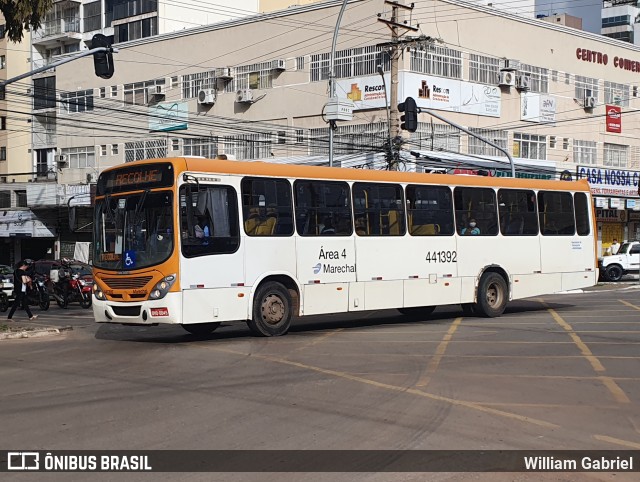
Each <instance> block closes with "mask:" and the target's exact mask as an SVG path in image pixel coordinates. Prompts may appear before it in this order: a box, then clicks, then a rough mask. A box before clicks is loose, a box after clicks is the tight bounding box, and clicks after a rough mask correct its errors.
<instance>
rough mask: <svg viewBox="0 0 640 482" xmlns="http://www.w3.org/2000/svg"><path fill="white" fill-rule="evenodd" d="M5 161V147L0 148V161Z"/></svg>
mask: <svg viewBox="0 0 640 482" xmlns="http://www.w3.org/2000/svg"><path fill="white" fill-rule="evenodd" d="M6 160H7V148H6V147H5V146H2V147H0V161H6Z"/></svg>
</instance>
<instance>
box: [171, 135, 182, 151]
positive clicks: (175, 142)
mask: <svg viewBox="0 0 640 482" xmlns="http://www.w3.org/2000/svg"><path fill="white" fill-rule="evenodd" d="M171 150H172V151H174V152H175V151H179V150H180V139H177V138H173V139H171Z"/></svg>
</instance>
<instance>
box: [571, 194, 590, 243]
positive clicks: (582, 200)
mask: <svg viewBox="0 0 640 482" xmlns="http://www.w3.org/2000/svg"><path fill="white" fill-rule="evenodd" d="M574 203H575V208H576V230H577V231H578V235H580V236H589V234H591V233H590V230H589V198H588V197H587V195H586V194H585V193H583V192H577V193H576V194H575V196H574Z"/></svg>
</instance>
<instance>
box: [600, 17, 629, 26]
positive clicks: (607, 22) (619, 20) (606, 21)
mask: <svg viewBox="0 0 640 482" xmlns="http://www.w3.org/2000/svg"><path fill="white" fill-rule="evenodd" d="M620 25H631V16H630V15H617V16H615V17H607V18H603V19H602V28H607V27H618V26H620Z"/></svg>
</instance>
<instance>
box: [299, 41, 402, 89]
mask: <svg viewBox="0 0 640 482" xmlns="http://www.w3.org/2000/svg"><path fill="white" fill-rule="evenodd" d="M330 56H331V54H330V53H329V52H327V53H323V54H314V55H312V56H311V65H310V71H311V82H319V81H322V80H327V79H328V78H329V60H330ZM378 65H382V69H383V70H384V71H385V72H388V71H389V70H390V68H391V62H390V60H389V56H388V55H387V54H386V53H384V52H382V51H381V50H380V47H376V46H375V45H370V46H368V47H359V48H355V49H345V50H340V51H338V52H336V57H335V73H336V78H338V79H344V78H349V77H360V76H363V75H374V74H377V68H378Z"/></svg>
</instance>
